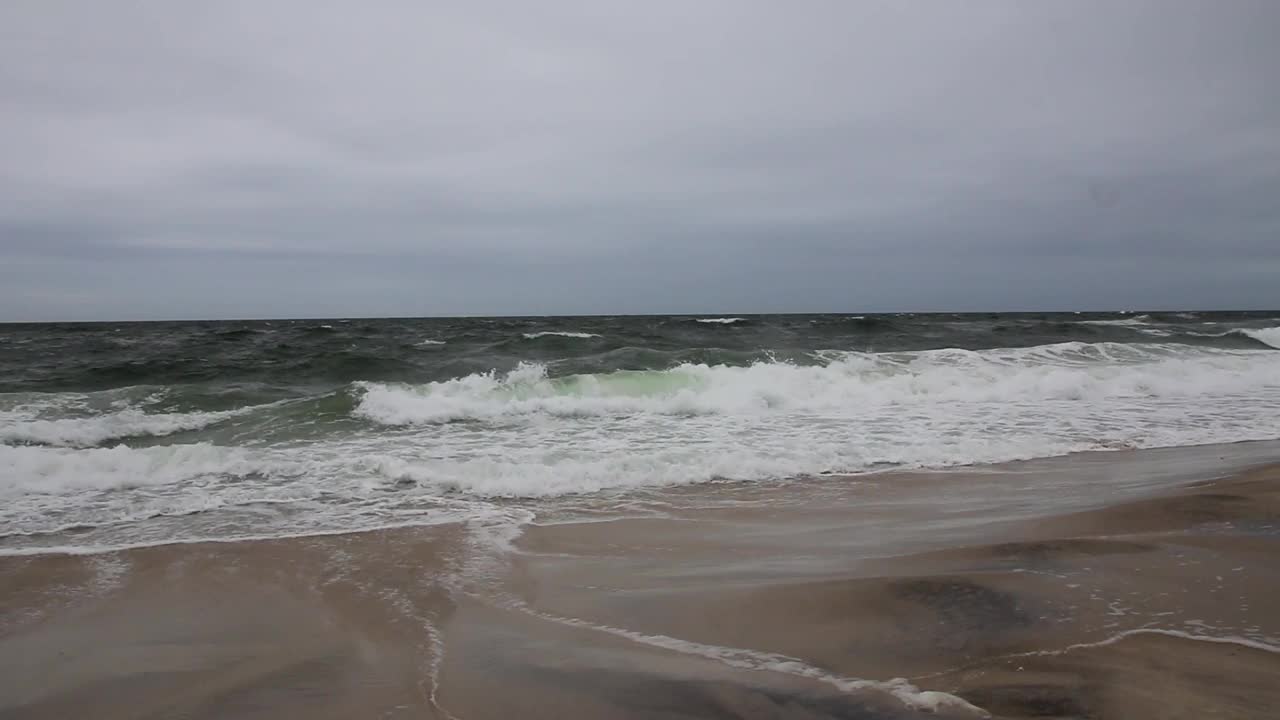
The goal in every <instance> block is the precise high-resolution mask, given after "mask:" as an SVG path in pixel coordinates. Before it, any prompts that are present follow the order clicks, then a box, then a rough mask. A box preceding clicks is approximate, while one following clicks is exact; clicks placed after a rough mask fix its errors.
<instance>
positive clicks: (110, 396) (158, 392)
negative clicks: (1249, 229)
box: [0, 312, 1280, 555]
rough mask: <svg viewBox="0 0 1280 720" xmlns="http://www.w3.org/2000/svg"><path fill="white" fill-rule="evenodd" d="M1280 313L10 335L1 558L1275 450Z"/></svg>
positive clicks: (335, 325) (335, 324)
mask: <svg viewBox="0 0 1280 720" xmlns="http://www.w3.org/2000/svg"><path fill="white" fill-rule="evenodd" d="M1278 349H1280V313H1278V312H1176V313H1167V312H1166V313H1157V312H1148V313H1142V312H1127V313H998V314H867V315H853V314H844V315H840V314H832V315H742V316H728V315H725V316H714V315H707V316H625V317H594V316H593V317H530V318H505V317H504V318H456V319H352V320H341V319H335V320H263V321H220V322H146V323H79V324H77V323H59V324H10V325H3V326H0V553H3V554H11V555H12V554H32V553H41V552H49V551H55V550H56V551H63V552H98V551H105V550H111V549H120V548H129V547H139V546H149V545H161V544H168V543H182V542H193V541H202V540H216V541H229V540H241V539H250V538H274V537H293V536H312V535H327V534H334V533H346V532H351V531H358V530H370V529H375V528H393V527H405V526H423V525H436V524H442V523H452V522H459V521H461V522H471V523H486V522H493V523H495V524H497V525H501V524H502V523H504V522H517V521H519V519H520V518H527V517H530V516H531V514H536V513H537V512H538V511H539V509H540V508H554V509H555V511H556V512H560V513H569V514H571V515H572V514H573V513H575V512H576V513H578V515H579V516H581V517H586V516H589V515H590V513H592V512H595V511H596V510H598V509H599V508H601V507H609V508H611V509H613V510H617V509H618V508H625V507H627V506H628V504H629V503H637V504H642V503H643V502H644V501H645V499H646V498H652V497H654V495H655V494H660V493H663V492H672V491H673V490H672V488H673V487H674V486H687V485H695V484H704V483H738V484H743V483H748V484H749V483H805V482H810V481H812V480H813V479H814V478H817V477H819V476H827V475H856V474H861V473H870V472H882V471H886V470H894V469H903V468H938V469H942V468H954V467H959V466H973V465H984V464H990V463H1001V462H1007V461H1012V460H1022V459H1031V458H1044V457H1053V456H1060V455H1066V454H1070V453H1077V452H1082V451H1091V450H1124V449H1134V448H1155V447H1175V446H1189V445H1202V444H1209V443H1223V442H1235V441H1242V440H1262V439H1274V438H1277V437H1280V352H1278Z"/></svg>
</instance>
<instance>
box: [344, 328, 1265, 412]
mask: <svg viewBox="0 0 1280 720" xmlns="http://www.w3.org/2000/svg"><path fill="white" fill-rule="evenodd" d="M827 359H828V362H827V363H826V364H824V365H813V366H800V365H792V364H789V363H758V364H755V365H751V366H749V367H730V366H724V365H715V366H708V365H691V364H685V365H680V366H678V367H675V368H672V369H670V370H663V371H617V372H612V373H604V374H596V375H571V376H567V377H549V376H548V374H547V371H546V368H545V366H542V365H537V364H522V365H521V366H520V367H518V368H517V369H516V370H514V371H512V372H510V373H507V374H499V373H492V372H490V373H484V374H477V375H469V376H466V377H463V378H458V379H455V380H450V381H446V382H437V383H429V384H426V385H403V384H382V383H361V384H359V391H360V399H359V403H358V405H357V407H356V411H355V412H356V414H357V415H359V416H361V417H364V418H367V419H369V420H373V421H374V422H378V423H382V424H386V425H411V424H419V423H441V422H449V421H455V420H496V419H500V418H504V417H507V418H514V417H519V416H528V415H550V416H560V417H577V416H599V415H631V414H664V415H702V414H719V415H757V414H761V413H778V412H823V413H832V414H839V415H844V414H847V413H849V412H854V411H857V410H858V409H861V408H868V407H882V406H885V405H893V404H907V403H911V404H947V403H962V402H998V401H1009V402H1019V403H1027V402H1033V401H1040V402H1044V401H1076V400H1100V399H1114V398H1159V397H1170V398H1174V397H1190V396H1196V395H1199V394H1204V393H1227V392H1240V391H1247V390H1249V389H1250V388H1253V387H1257V386H1259V385H1265V384H1271V385H1276V384H1280V364H1277V363H1275V362H1274V358H1273V357H1272V356H1271V355H1270V354H1269V353H1266V352H1265V351H1261V350H1260V351H1257V352H1256V353H1254V352H1250V351H1237V352H1231V351H1219V350H1208V349H1200V350H1196V349H1191V348H1187V347H1186V346H1177V345H1146V346H1143V345H1127V344H1118V343H1098V344H1088V343H1064V344H1060V345H1048V346H1040V347H1033V348H1019V349H1002V350H980V351H969V350H932V351H924V352H915V353H889V354H872V353H845V352H840V353H829V354H828V358H827Z"/></svg>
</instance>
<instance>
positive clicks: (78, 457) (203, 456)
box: [0, 443, 260, 494]
mask: <svg viewBox="0 0 1280 720" xmlns="http://www.w3.org/2000/svg"><path fill="white" fill-rule="evenodd" d="M259 469H260V468H256V467H254V466H253V465H251V464H250V463H249V461H248V457H247V456H246V455H245V454H244V452H243V451H241V450H239V449H236V448H226V447H220V446H216V445H210V444H208V443H195V444H191V445H167V446H163V447H149V448H130V447H125V446H123V445H120V446H117V447H114V448H92V449H88V450H72V449H66V448H48V447H26V446H19V447H11V446H4V445H0V494H8V493H13V492H18V493H48V494H63V493H67V492H69V491H77V490H103V489H115V488H128V487H141V486H149V485H163V484H170V483H178V482H183V481H186V480H191V479H193V478H198V477H201V476H209V475H247V474H250V473H253V472H257V471H258V470H259Z"/></svg>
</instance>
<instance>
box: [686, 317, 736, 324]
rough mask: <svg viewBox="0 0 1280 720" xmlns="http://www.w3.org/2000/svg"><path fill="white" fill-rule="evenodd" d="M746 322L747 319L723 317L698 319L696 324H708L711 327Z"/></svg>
mask: <svg viewBox="0 0 1280 720" xmlns="http://www.w3.org/2000/svg"><path fill="white" fill-rule="evenodd" d="M744 320H746V318H740V317H722V318H698V319H697V320H695V322H700V323H708V324H711V325H732V324H734V323H740V322H743V321H744Z"/></svg>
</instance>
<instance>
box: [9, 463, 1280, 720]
mask: <svg viewBox="0 0 1280 720" xmlns="http://www.w3.org/2000/svg"><path fill="white" fill-rule="evenodd" d="M1096 455H1098V456H1099V457H1083V456H1075V457H1067V458H1065V459H1055V460H1052V461H1050V460H1037V461H1023V462H1021V463H1017V464H1016V465H1004V466H998V467H988V468H982V469H966V470H951V471H946V472H943V473H926V472H919V473H904V474H901V475H897V476H892V475H890V474H882V475H879V476H876V477H874V478H867V477H858V478H853V479H852V480H849V479H844V480H847V481H842V479H840V478H832V479H829V480H827V481H823V482H817V483H814V484H813V485H811V486H806V485H804V484H800V483H790V484H783V483H779V484H772V485H768V486H757V487H742V486H734V487H729V486H711V487H709V486H697V487H681V488H672V489H668V490H666V491H652V492H651V493H650V496H649V498H648V501H649V502H651V503H652V504H654V505H658V504H661V507H662V512H656V511H655V512H651V513H649V514H648V515H647V516H643V517H630V516H621V515H620V514H615V515H614V516H609V515H608V514H607V513H605V511H604V510H601V511H600V517H606V518H608V519H609V520H610V521H609V522H605V523H601V522H596V521H592V520H590V519H588V520H586V521H584V520H582V519H581V517H582V516H581V515H580V516H579V519H578V520H577V521H574V520H573V512H572V510H573V509H572V508H570V509H568V510H563V511H562V512H561V514H559V515H558V514H557V512H558V511H557V510H556V509H555V508H554V507H553V508H551V509H550V511H548V512H547V513H546V514H545V516H544V517H540V518H539V521H535V522H532V523H526V524H524V525H521V526H518V532H513V530H512V528H511V527H510V526H507V525H502V524H498V523H494V524H485V523H473V524H471V525H465V524H464V525H437V526H425V527H410V528H399V529H390V530H373V531H366V532H359V533H354V534H340V535H325V536H317V535H312V536H306V537H298V538H283V539H269V540H253V541H235V542H204V543H200V542H197V543H179V544H166V545H159V546H151V547H144V548H137V549H130V550H118V551H111V552H103V553H94V554H84V555H71V554H40V555H7V556H4V557H0V586H3V587H6V588H8V590H7V591H6V592H5V593H4V595H3V597H2V598H0V719H2V718H10V717H13V718H19V717H21V718H55V717H69V716H70V717H75V716H85V715H86V714H89V715H93V716H95V717H101V718H107V719H108V720H110V719H111V718H134V717H173V716H181V717H187V718H214V717H249V718H253V717H263V718H266V717H272V718H291V717H298V718H303V717H307V718H312V717H316V718H330V717H331V718H340V717H342V718H345V717H390V718H409V717H440V718H449V717H453V718H459V719H466V718H488V717H508V716H523V717H548V718H550V717H609V718H613V717H618V718H642V717H643V718H648V717H670V716H677V717H678V716H685V717H780V718H786V717H797V718H798V717H808V718H814V717H861V718H872V719H874V718H884V719H889V718H914V717H922V716H924V717H929V716H932V717H957V718H958V717H977V716H982V715H983V712H989V713H991V714H992V715H993V716H995V717H1001V718H1024V717H1059V718H1069V717H1070V718H1080V717H1088V718H1104V719H1105V718H1126V719H1128V718H1136V719H1138V720H1142V719H1143V718H1164V717H1187V718H1191V717H1202V716H1217V717H1228V718H1255V717H1256V718H1263V717H1269V714H1270V711H1271V709H1272V708H1274V707H1280V688H1276V687H1274V686H1275V683H1274V678H1275V677H1280V613H1277V611H1276V608H1275V606H1274V602H1273V601H1272V598H1274V597H1275V596H1276V594H1277V592H1280V567H1275V563H1274V560H1273V558H1274V557H1275V556H1276V553H1277V552H1278V551H1280V462H1277V461H1280V452H1278V451H1277V447H1276V444H1275V443H1270V444H1268V443H1262V444H1252V445H1249V446H1243V447H1242V446H1239V445H1225V446H1212V447H1209V448H1199V449H1181V450H1178V451H1132V452H1124V453H1114V452H1113V453H1097V454H1096ZM1264 459H1266V460H1269V461H1270V462H1269V463H1267V464H1263V460H1264ZM1214 468H1217V470H1216V471H1215V469H1214ZM1242 468H1243V469H1242ZM944 481H945V486H944V484H943V483H944ZM1101 487H1111V488H1112V492H1111V494H1110V495H1103V494H1102V493H1100V492H1099V491H1098V490H1097V488H1101ZM1037 491H1039V492H1037ZM566 502H567V501H566ZM895 678H904V680H901V681H897V680H895ZM973 706H976V708H981V709H982V711H978V710H976V709H975V707H973ZM924 709H928V710H929V711H930V713H931V714H929V715H922V712H923V710H924ZM1215 713H1216V715H1215Z"/></svg>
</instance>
